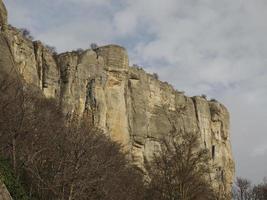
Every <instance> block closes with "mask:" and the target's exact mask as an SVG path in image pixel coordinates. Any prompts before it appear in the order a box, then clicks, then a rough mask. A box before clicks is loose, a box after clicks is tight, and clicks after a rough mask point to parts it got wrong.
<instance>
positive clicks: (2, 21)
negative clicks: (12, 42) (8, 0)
mask: <svg viewBox="0 0 267 200" xmlns="http://www.w3.org/2000/svg"><path fill="white" fill-rule="evenodd" d="M6 26H7V10H6V7H5V5H4V3H3V1H2V0H0V29H2V30H4V29H5V28H6Z"/></svg>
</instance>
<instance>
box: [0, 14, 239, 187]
mask: <svg viewBox="0 0 267 200" xmlns="http://www.w3.org/2000/svg"><path fill="white" fill-rule="evenodd" d="M1 16H2V15H1ZM0 44H1V45H0V58H1V59H0V65H1V66H0V67H1V70H3V69H6V71H8V69H10V68H12V67H14V66H15V67H16V71H18V72H19V73H20V74H21V75H22V76H23V78H24V80H25V81H26V82H27V83H28V84H31V85H34V86H36V87H38V88H40V89H41V90H42V91H43V93H44V95H45V96H46V97H47V98H56V99H57V100H58V101H59V103H60V105H61V107H62V109H63V111H64V113H65V114H74V113H75V114H78V115H79V116H86V117H90V119H91V120H92V121H93V123H94V124H95V125H97V126H98V127H100V128H101V129H103V130H104V132H105V133H106V134H108V135H109V136H110V137H111V138H112V139H113V140H115V141H118V142H120V143H121V144H122V145H124V147H125V148H126V149H127V150H129V151H130V152H131V155H132V160H133V162H134V163H135V164H136V165H138V166H139V167H140V168H143V167H144V163H145V162H146V161H150V160H151V159H152V156H153V153H154V152H155V151H158V150H159V149H160V143H159V139H160V138H162V137H164V136H166V135H167V134H168V133H169V132H170V131H171V130H172V129H173V127H175V129H176V130H180V131H184V132H191V133H194V134H198V135H199V137H200V138H201V141H202V145H203V147H206V148H208V149H209V151H210V154H211V157H212V160H211V165H212V166H214V167H213V169H214V170H213V173H212V174H211V175H210V181H212V183H213V184H214V187H216V188H220V189H221V191H223V192H230V190H231V185H232V181H233V178H234V161H233V157H232V151H231V144H230V137H229V113H228V111H227V109H226V108H225V107H224V106H223V105H222V104H221V103H219V102H217V101H208V100H206V99H205V98H203V97H187V96H185V95H184V94H183V93H182V92H179V91H177V90H175V89H174V88H173V87H172V86H170V85H169V84H168V83H166V82H162V81H160V80H158V79H157V76H155V75H151V74H148V73H146V72H145V71H144V70H143V69H141V68H139V67H130V66H129V60H128V55H127V52H126V50H125V49H124V48H123V47H120V46H117V45H107V46H103V47H98V48H96V49H94V50H91V49H89V50H85V51H73V52H66V53H62V54H59V55H56V54H53V52H51V50H49V48H47V47H46V46H45V45H43V44H42V43H41V42H39V41H37V42H32V41H31V40H29V39H27V38H25V37H24V36H23V35H22V34H21V33H20V32H19V31H18V30H17V29H15V28H13V27H8V28H7V30H5V31H4V32H1V34H0Z"/></svg>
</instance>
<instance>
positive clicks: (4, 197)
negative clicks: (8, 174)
mask: <svg viewBox="0 0 267 200" xmlns="http://www.w3.org/2000/svg"><path fill="white" fill-rule="evenodd" d="M0 199H1V200H12V197H11V196H10V194H9V192H8V190H7V188H6V186H5V185H4V184H3V183H2V182H1V181H0Z"/></svg>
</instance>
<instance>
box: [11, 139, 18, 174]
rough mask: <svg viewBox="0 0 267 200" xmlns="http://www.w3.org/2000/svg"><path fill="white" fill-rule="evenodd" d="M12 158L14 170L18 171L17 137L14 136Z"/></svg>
mask: <svg viewBox="0 0 267 200" xmlns="http://www.w3.org/2000/svg"><path fill="white" fill-rule="evenodd" d="M12 160H13V170H14V173H15V174H16V173H17V158H16V138H15V137H13V138H12Z"/></svg>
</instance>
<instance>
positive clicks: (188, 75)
mask: <svg viewBox="0 0 267 200" xmlns="http://www.w3.org/2000/svg"><path fill="white" fill-rule="evenodd" d="M4 1H5V3H6V6H7V8H8V10H9V22H10V23H11V24H13V25H15V26H17V27H26V28H28V29H29V30H31V32H32V35H33V36H34V37H35V38H36V39H39V40H42V41H44V42H45V43H47V44H49V45H52V46H55V47H56V48H57V49H58V51H59V52H62V51H66V50H71V49H77V48H79V47H82V48H88V47H89V45H90V43H92V42H96V43H97V44H99V45H102V44H108V43H116V44H120V45H123V46H124V47H126V48H127V49H128V52H129V56H130V58H131V62H132V63H135V64H138V65H140V66H144V68H145V69H146V70H147V71H149V72H157V73H158V74H159V76H160V78H161V79H162V80H164V81H168V82H170V83H171V84H172V85H173V86H174V87H175V88H176V89H178V90H183V91H186V94H188V95H197V94H207V95H208V97H210V98H216V99H218V100H220V101H221V102H223V103H224V104H225V105H226V106H227V107H228V108H229V110H230V113H231V133H232V136H231V137H232V146H233V151H234V156H235V160H236V169H237V175H238V176H243V177H247V178H249V179H251V180H253V181H254V182H258V181H260V180H262V178H263V177H264V176H267V22H266V20H267V12H266V10H267V1H266V0H4Z"/></svg>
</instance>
